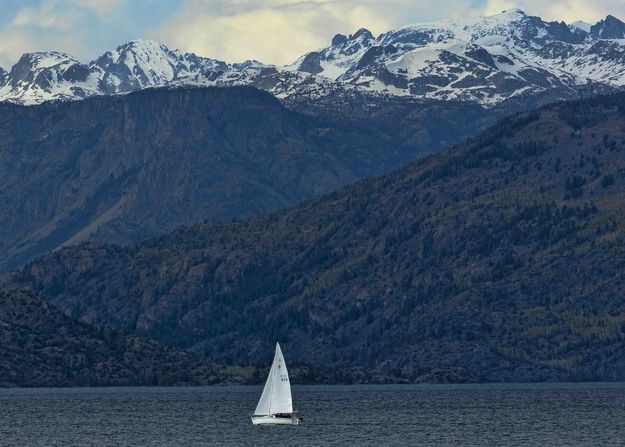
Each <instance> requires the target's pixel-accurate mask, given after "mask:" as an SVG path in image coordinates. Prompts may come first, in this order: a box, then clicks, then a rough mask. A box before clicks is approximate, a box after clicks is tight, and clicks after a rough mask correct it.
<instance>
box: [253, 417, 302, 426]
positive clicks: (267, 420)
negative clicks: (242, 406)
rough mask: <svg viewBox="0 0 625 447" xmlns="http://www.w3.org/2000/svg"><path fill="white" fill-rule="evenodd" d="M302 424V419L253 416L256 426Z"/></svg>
mask: <svg viewBox="0 0 625 447" xmlns="http://www.w3.org/2000/svg"><path fill="white" fill-rule="evenodd" d="M301 422H302V419H301V418H299V417H290V418H278V417H275V416H271V415H269V416H252V424H254V425H299V424H300V423H301Z"/></svg>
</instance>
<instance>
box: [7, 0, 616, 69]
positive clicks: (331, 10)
mask: <svg viewBox="0 0 625 447" xmlns="http://www.w3.org/2000/svg"><path fill="white" fill-rule="evenodd" d="M512 7H517V8H521V9H523V10H525V11H526V12H528V13H531V14H533V15H538V16H541V17H542V18H544V19H549V20H565V21H567V22H569V23H570V22H572V21H575V20H585V21H588V22H591V23H594V22H596V21H597V20H599V19H601V18H603V17H605V16H606V15H607V14H612V15H615V16H617V17H620V18H623V19H625V0H436V1H432V0H360V1H358V0H0V66H2V67H5V68H9V67H10V66H11V65H12V64H13V63H15V62H16V61H17V59H18V58H19V56H20V55H21V54H22V53H24V52H27V51H39V50H60V51H65V52H68V53H71V54H73V55H74V56H75V57H77V58H78V59H80V60H82V61H84V62H88V61H90V60H92V59H94V58H95V57H96V56H98V55H99V54H101V53H103V52H104V51H106V50H109V49H112V48H115V47H116V46H117V45H119V44H120V43H123V42H126V41H128V40H131V39H139V38H143V39H154V40H158V41H162V42H164V43H165V44H167V45H168V46H170V47H173V48H179V49H181V50H185V51H192V52H194V53H197V54H199V55H202V56H208V57H213V58H217V59H221V60H225V61H228V62H236V61H243V60H246V59H250V58H256V59H259V60H261V61H263V62H266V63H275V64H283V63H290V62H292V61H293V60H295V59H296V58H297V57H298V56H300V55H301V54H303V53H305V52H306V51H310V50H313V49H316V48H321V47H324V46H327V44H328V42H329V40H330V39H331V38H332V36H333V35H334V34H336V33H343V34H349V33H351V32H354V31H355V30H357V29H358V28H360V27H365V28H368V29H369V30H371V31H372V32H373V33H374V34H377V33H380V32H383V31H386V30H388V29H390V28H392V27H395V26H399V25H405V24H409V23H415V22H421V21H429V20H438V19H444V18H461V17H466V16H467V15H473V16H476V15H490V14H495V13H498V12H500V11H501V10H503V9H506V8H512Z"/></svg>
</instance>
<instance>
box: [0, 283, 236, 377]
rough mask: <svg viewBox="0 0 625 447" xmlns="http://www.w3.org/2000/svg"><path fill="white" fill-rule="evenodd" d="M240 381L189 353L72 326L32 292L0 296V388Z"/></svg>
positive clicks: (85, 326) (131, 338)
mask: <svg viewBox="0 0 625 447" xmlns="http://www.w3.org/2000/svg"><path fill="white" fill-rule="evenodd" d="M242 381H243V379H242V378H240V377H236V376H232V375H228V374H226V373H224V372H223V371H221V370H220V368H218V367H215V366H213V365H209V364H207V363H205V362H202V361H200V360H199V359H198V358H197V357H196V356H194V355H193V354H189V353H187V352H182V351H177V350H175V349H171V348H167V347H165V346H162V345H160V344H158V343H155V342H154V341H151V340H147V339H142V338H140V337H136V336H134V335H124V334H121V333H118V332H115V331H112V330H108V329H107V330H102V329H100V330H96V329H94V328H91V327H89V326H87V325H85V324H81V323H76V322H74V321H72V320H70V319H69V318H67V317H66V316H64V315H63V314H61V313H60V312H59V311H58V310H56V309H54V308H53V307H52V306H50V305H49V304H48V303H46V302H45V301H43V300H42V299H41V298H39V297H37V296H36V295H34V294H32V293H29V292H25V291H20V290H12V291H0V387H3V386H4V387H6V386H21V387H23V386H28V387H32V386H96V385H97V386H127V385H174V384H192V385H199V384H212V383H227V382H230V383H237V382H239V383H240V382H242Z"/></svg>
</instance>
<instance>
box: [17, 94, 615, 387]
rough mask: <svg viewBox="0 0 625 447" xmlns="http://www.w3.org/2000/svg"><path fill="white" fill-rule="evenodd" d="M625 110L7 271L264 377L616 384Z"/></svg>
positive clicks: (535, 121) (606, 100) (478, 141)
mask: <svg viewBox="0 0 625 447" xmlns="http://www.w3.org/2000/svg"><path fill="white" fill-rule="evenodd" d="M623 129H625V96H624V95H616V96H611V97H601V98H597V99H593V100H587V101H581V102H574V103H564V104H559V105H555V106H549V107H545V108H543V109H540V110H539V111H537V112H531V113H524V114H521V115H519V116H517V117H515V118H511V119H507V120H505V121H503V122H502V123H500V124H499V125H497V126H495V127H494V128H492V129H491V130H489V131H487V132H486V133H485V134H483V135H482V136H480V137H478V138H474V139H472V140H470V141H469V142H468V143H467V144H465V145H462V146H459V147H456V148H453V149H452V150H449V151H445V152H442V153H439V154H436V155H434V156H431V157H428V158H427V159H424V160H422V161H419V162H417V163H416V164H414V165H411V166H409V167H407V168H405V169H402V170H400V171H397V172H395V173H393V174H390V175H387V176H384V177H381V178H377V179H372V180H367V181H362V182H359V183H357V184H355V185H353V186H350V187H348V188H346V189H345V190H344V191H342V192H339V193H333V194H330V195H328V196H326V197H323V198H321V199H318V200H314V201H311V202H308V203H306V204H304V205H301V206H298V207H296V208H293V209H291V210H286V211H282V212H278V213H272V214H268V215H263V216H258V217H254V218H252V219H250V220H248V221H245V222H238V223H233V224H221V225H215V224H207V225H200V226H194V227H188V228H187V227H185V228H181V229H179V230H177V231H175V232H174V233H172V234H171V235H169V236H166V237H162V238H154V239H150V240H146V241H144V242H141V243H139V244H136V245H135V246H133V247H118V246H115V245H98V244H94V243H88V244H82V245H79V246H75V247H69V248H65V249H62V250H59V251H57V252H55V253H53V254H50V255H48V256H45V257H43V258H41V259H38V260H37V261H35V262H33V263H31V264H29V265H28V266H27V267H26V268H25V269H23V271H21V272H19V273H15V274H13V275H11V276H9V277H8V278H7V279H6V280H7V282H8V283H9V284H12V285H14V286H15V285H17V286H27V287H31V288H33V289H34V290H35V291H37V292H38V293H41V294H42V295H43V296H45V297H46V298H47V299H49V300H50V301H51V302H52V303H54V304H55V305H57V306H59V307H60V308H61V309H63V311H64V312H66V313H67V314H69V315H72V316H73V317H74V318H78V319H81V320H84V321H87V322H95V323H106V324H111V325H114V326H116V327H119V328H124V329H126V330H131V331H136V332H137V333H141V334H148V335H150V336H153V337H156V338H157V339H159V340H161V341H165V342H167V343H170V344H173V345H177V346H181V347H188V348H191V349H193V350H195V351H196V352H198V353H200V354H202V355H204V356H206V357H207V358H210V359H214V360H220V361H226V360H227V361H231V362H236V363H253V362H256V361H258V360H259V359H264V358H267V356H269V355H270V351H271V346H272V344H273V342H274V341H275V340H276V339H279V340H281V342H282V341H283V343H284V346H285V349H288V350H289V352H290V353H291V356H292V358H293V361H295V362H307V363H313V364H320V365H326V366H353V365H361V366H367V367H376V368H382V369H387V370H389V369H395V370H397V371H401V372H402V375H403V376H404V377H406V376H407V377H416V376H417V375H419V374H422V373H424V372H427V371H429V370H432V369H436V368H463V370H464V371H468V372H469V373H471V374H474V375H475V376H476V377H478V378H479V380H483V381H500V380H508V381H528V380H623V379H625V375H624V374H625V373H624V371H625V368H624V366H625V304H624V303H623V300H622V299H621V297H622V295H623V292H624V291H625V278H624V277H623V275H622V271H623V267H625V255H624V253H625V215H624V214H623V208H622V203H623V199H624V198H625V197H624V192H623V191H625V176H624V173H625V131H624V130H623Z"/></svg>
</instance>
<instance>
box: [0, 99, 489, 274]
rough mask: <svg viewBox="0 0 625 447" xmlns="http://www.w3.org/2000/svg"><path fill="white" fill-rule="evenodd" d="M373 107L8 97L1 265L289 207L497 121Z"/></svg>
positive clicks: (432, 107)
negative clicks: (328, 112) (86, 243)
mask: <svg viewBox="0 0 625 447" xmlns="http://www.w3.org/2000/svg"><path fill="white" fill-rule="evenodd" d="M363 102H365V103H366V104H373V108H372V109H368V108H367V106H362V111H364V110H369V112H367V113H365V114H364V115H363V116H362V117H360V116H351V117H349V118H342V117H338V116H327V117H324V116H322V115H323V114H319V113H317V114H316V116H310V115H302V114H300V113H296V112H293V111H290V110H288V109H286V108H284V107H283V106H282V105H281V104H280V103H279V102H278V101H277V100H276V99H275V98H274V97H272V96H271V95H269V94H268V93H265V92H262V91H259V90H256V89H253V88H249V87H238V88H226V89H217V88H187V89H176V90H145V91H141V92H136V93H133V94H129V95H123V96H115V97H100V98H91V99H89V100H85V101H78V102H69V103H46V104H42V105H40V106H34V107H24V106H17V105H12V104H0V177H1V178H2V179H3V182H2V184H1V185H0V204H1V205H2V208H3V210H4V212H3V213H1V214H0V271H6V270H8V269H10V268H15V267H17V266H19V265H21V264H23V263H24V262H26V261H27V260H29V259H32V257H34V256H37V255H41V254H44V253H46V252H48V251H50V250H53V249H55V248H57V247H59V246H61V245H63V244H68V243H73V242H76V241H80V240H84V239H87V238H93V239H96V240H100V241H109V242H111V241H118V242H120V241H131V240H136V239H140V238H142V237H145V236H148V235H154V234H160V233H162V232H165V231H167V230H171V229H173V228H174V227H176V226H178V225H181V224H192V223H198V222H202V221H204V220H205V219H210V220H228V219H231V218H239V217H243V216H248V215H251V214H253V213H256V212H260V211H265V210H269V209H276V208H281V207H285V206H289V205H292V204H294V203H297V202H300V201H302V200H305V199H308V198H310V197H312V196H314V195H318V194H321V193H325V192H329V191H332V190H334V189H336V188H338V187H340V186H341V185H344V184H346V183H348V182H351V181H354V180H356V179H358V178H361V177H364V176H368V175H374V174H379V173H382V172H385V171H388V170H391V169H392V168H395V167H397V166H401V165H403V164H405V163H406V162H408V161H410V160H412V159H414V158H417V157H419V156H422V155H424V154H427V153H429V152H431V151H433V150H437V149H439V148H440V147H442V146H443V145H445V144H449V143H453V142H457V141H459V140H461V139H463V138H465V137H466V136H467V135H472V134H474V133H475V132H477V129H479V128H480V127H484V126H485V125H486V124H488V123H490V122H492V120H493V119H494V117H495V116H496V114H493V113H487V112H486V111H485V110H484V109H482V108H481V107H479V106H475V105H474V106H472V105H462V104H452V103H447V104H442V103H435V102H429V103H428V104H419V103H416V102H414V101H406V100H385V101H383V102H371V101H363ZM354 106H356V104H354ZM362 111H361V113H362ZM452 124H453V126H454V128H453V130H452V131H450V130H449V129H448V126H451V125H452Z"/></svg>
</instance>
